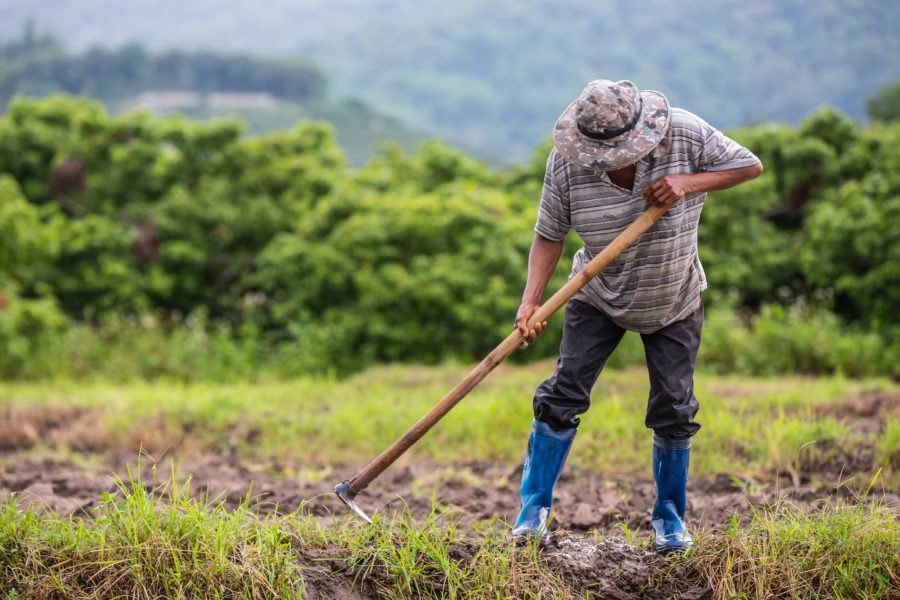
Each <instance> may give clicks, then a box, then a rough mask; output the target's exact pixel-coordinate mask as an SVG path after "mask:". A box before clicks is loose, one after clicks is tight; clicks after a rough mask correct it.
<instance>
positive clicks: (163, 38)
mask: <svg viewBox="0 0 900 600" xmlns="http://www.w3.org/2000/svg"><path fill="white" fill-rule="evenodd" d="M28 17H32V18H34V19H35V20H36V21H37V23H38V27H39V28H41V29H49V30H50V31H52V32H54V33H56V34H57V35H59V36H60V37H61V39H62V40H63V42H64V43H65V44H67V45H69V46H70V47H72V48H83V47H86V46H89V45H92V44H102V45H114V44H120V43H122V42H126V41H132V40H134V41H140V42H142V43H144V44H146V45H148V46H149V47H151V48H157V49H164V48H172V47H180V48H201V47H202V48H213V49H223V50H241V51H252V52H256V53H263V54H298V53H299V54H303V55H305V56H308V57H310V58H312V59H314V60H316V61H317V62H318V63H319V64H321V65H322V66H323V68H324V69H325V70H326V71H327V72H328V76H329V80H330V81H331V82H333V83H332V88H333V89H332V92H333V95H337V96H341V95H347V96H353V97H358V98H361V99H363V100H364V101H365V102H366V103H367V104H370V105H371V106H373V107H374V108H375V109H376V110H378V111H380V112H383V113H387V114H391V115H394V116H397V117H399V118H401V119H403V120H404V121H405V122H407V123H408V124H410V125H411V126H413V127H415V128H417V129H420V130H424V131H429V132H433V133H436V134H440V135H443V136H445V137H448V138H450V139H452V140H454V141H456V142H457V143H460V144H462V145H464V146H466V147H468V148H471V149H473V150H476V151H478V152H481V153H482V154H489V155H493V156H494V157H496V158H497V159H499V160H502V161H511V160H520V159H522V158H523V157H525V156H527V155H528V153H529V152H530V151H531V149H532V148H533V146H534V144H535V143H536V141H537V140H539V139H540V138H542V137H545V136H547V135H548V134H549V132H550V130H551V128H552V125H553V122H554V120H555V119H556V117H557V116H558V115H559V113H560V112H561V111H562V109H563V108H564V107H565V106H566V104H567V103H568V102H569V101H571V99H572V98H573V97H574V96H575V95H576V94H577V93H578V91H579V90H580V89H581V88H582V87H583V85H584V84H585V83H586V82H587V81H588V80H590V79H593V78H597V77H606V78H611V79H617V78H628V79H632V80H634V81H635V82H637V83H638V85H640V86H641V87H646V88H655V89H660V90H663V91H665V92H666V93H667V94H668V95H669V97H670V99H671V100H672V102H673V103H674V104H676V105H680V106H684V107H686V108H689V109H691V110H694V111H696V112H699V113H701V114H702V115H703V116H705V117H706V118H707V119H708V120H709V121H711V122H712V123H713V124H715V125H717V126H720V127H728V126H734V125H739V124H744V123H749V122H755V121H761V120H783V121H788V122H795V121H797V120H798V119H799V118H800V117H801V116H802V115H804V114H806V113H808V112H809V111H810V110H811V109H813V108H815V107H817V106H819V105H821V104H831V105H834V106H837V107H839V108H841V109H842V110H844V111H846V112H848V113H849V114H850V115H852V116H855V117H859V118H861V117H862V116H863V115H864V105H865V98H866V97H867V96H868V95H871V94H872V93H874V92H875V91H876V90H877V89H878V88H880V87H881V86H882V85H884V84H885V83H888V82H890V81H892V80H894V79H897V78H898V77H900V34H898V31H900V3H898V2H884V1H868V2H867V1H862V0H856V1H853V0H821V1H812V0H793V1H791V0H788V1H784V0H755V1H748V0H740V1H738V0H703V1H694V2H678V3H675V2H669V1H666V0H648V1H646V2H642V3H634V2H627V1H625V0H607V1H605V2H604V1H597V0H591V1H588V0H554V1H549V0H519V1H517V2H503V3H500V2H483V1H479V0H456V1H455V2H452V3H449V2H443V1H442V2H438V1H435V0H391V1H386V0H329V1H328V2H325V1H324V0H306V1H302V2H297V1H289V0H270V1H269V2H267V3H265V4H263V5H259V4H257V3H250V2H231V3H226V2H222V1H221V0H192V1H191V2H180V1H179V2H176V1H175V0H152V1H150V0H130V1H129V2H115V1H113V0H77V1H76V0H52V1H51V0H47V1H44V2H41V3H35V2H34V0H2V4H0V35H3V36H11V35H17V34H18V33H19V32H20V31H21V28H22V25H23V22H24V21H25V20H26V19H27V18H28Z"/></svg>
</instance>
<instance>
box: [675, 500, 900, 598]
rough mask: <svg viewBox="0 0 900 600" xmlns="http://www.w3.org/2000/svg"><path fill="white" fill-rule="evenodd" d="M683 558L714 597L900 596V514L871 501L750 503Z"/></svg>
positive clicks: (702, 538)
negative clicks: (808, 508)
mask: <svg viewBox="0 0 900 600" xmlns="http://www.w3.org/2000/svg"><path fill="white" fill-rule="evenodd" d="M698 542H699V543H698V547H697V548H696V549H695V550H694V551H693V552H691V553H689V554H688V555H687V556H686V557H685V561H686V563H687V564H688V566H689V567H690V569H691V570H692V571H693V572H694V573H695V574H696V575H697V576H699V577H700V579H701V580H702V581H703V582H705V583H706V585H708V586H709V587H710V588H712V589H713V591H714V598H716V599H723V600H724V599H726V598H792V599H797V600H800V599H807V598H808V599H810V600H813V599H818V598H833V599H843V598H846V599H850V598H854V599H856V598H868V599H879V598H885V599H888V598H900V519H898V517H897V513H896V511H893V510H891V509H890V508H888V507H886V506H885V505H884V504H883V503H881V502H879V501H876V500H868V501H867V502H865V501H864V502H861V503H853V504H829V505H827V506H825V507H823V508H822V509H821V510H820V511H819V512H817V513H815V514H807V513H804V512H802V511H801V510H800V509H798V508H796V507H793V506H792V505H789V504H780V505H776V506H772V507H754V508H753V509H752V515H751V518H750V520H749V523H744V522H742V521H741V520H740V519H737V518H735V519H733V520H732V522H731V525H730V526H729V527H728V528H727V529H726V530H724V531H722V530H715V531H713V532H706V533H703V532H701V533H700V534H699V535H698Z"/></svg>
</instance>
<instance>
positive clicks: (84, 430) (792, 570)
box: [0, 362, 900, 598]
mask: <svg viewBox="0 0 900 600" xmlns="http://www.w3.org/2000/svg"><path fill="white" fill-rule="evenodd" d="M550 368H552V364H551V363H549V362H543V363H536V364H535V365H532V366H527V367H526V366H518V367H502V368H501V369H500V371H498V372H497V373H495V374H494V375H492V377H491V378H490V379H489V380H488V381H487V382H486V384H485V386H484V387H482V388H480V389H478V390H476V391H475V392H473V394H472V396H471V398H469V399H467V400H466V401H465V402H464V403H463V404H461V405H460V406H459V407H458V409H457V410H456V411H455V412H454V413H452V414H451V415H449V416H448V418H447V419H446V420H445V421H444V422H442V423H441V424H440V425H439V426H438V428H437V429H436V430H435V431H434V432H432V433H431V434H429V436H427V437H426V438H425V439H424V440H423V441H422V443H421V444H419V445H417V446H416V447H415V448H414V449H413V450H412V451H411V453H410V455H408V456H407V457H405V458H404V459H403V461H401V463H400V464H398V465H396V466H395V467H393V468H392V470H391V471H389V472H388V473H387V474H386V476H385V478H384V481H381V482H376V483H375V484H373V488H372V490H370V491H369V493H367V494H365V495H364V496H363V497H362V502H363V503H364V505H365V507H366V508H367V509H370V510H375V511H377V515H378V516H377V518H376V522H375V524H374V525H372V526H366V525H363V524H361V523H360V522H357V521H354V520H353V519H352V518H351V517H349V516H346V515H345V513H344V511H343V510H342V509H341V507H340V505H339V504H338V503H337V502H336V501H335V500H334V498H333V497H332V496H330V495H328V494H327V492H328V491H329V490H330V488H331V485H333V483H335V482H336V481H338V480H340V479H343V478H345V477H349V476H350V475H352V474H353V473H354V472H355V470H356V469H357V468H358V467H359V466H361V465H362V464H364V462H365V461H366V460H367V459H368V458H371V456H373V455H374V454H375V453H376V452H378V451H380V450H381V449H382V448H383V447H384V446H385V445H386V444H387V443H389V442H390V441H392V440H393V438H394V437H396V436H397V435H398V434H399V433H401V432H402V430H403V429H405V427H406V426H407V425H408V424H410V423H411V422H412V421H413V420H415V419H416V418H418V416H420V415H421V414H422V413H423V412H424V411H425V410H426V409H427V408H428V407H429V406H430V404H431V403H433V402H434V400H435V399H436V398H437V397H438V396H439V395H440V394H442V392H443V391H445V389H446V388H447V387H448V386H449V384H450V383H452V382H453V381H454V380H455V379H456V378H458V377H459V376H460V375H461V374H462V373H463V372H464V367H462V366H456V367H454V366H443V367H440V368H434V367H403V366H396V367H389V368H378V369H372V370H368V371H365V372H363V373H361V374H359V375H356V376H354V377H351V378H349V379H346V380H335V379H331V378H318V379H316V378H303V379H298V380H291V381H284V382H275V383H267V384H259V383H255V384H251V383H244V384H230V385H225V384H215V383H194V384H183V383H175V382H169V383H167V382H155V383H132V384H127V385H111V384H108V383H102V382H98V383H84V382H81V383H68V384H66V383H21V384H12V383H8V384H4V385H3V386H2V387H0V396H2V398H3V399H4V403H3V409H2V410H3V412H2V420H0V426H2V427H3V431H2V434H3V435H2V439H3V440H4V448H5V452H6V454H5V456H4V458H3V461H2V462H0V483H2V487H3V488H8V489H12V490H16V489H18V490H19V491H18V492H15V491H14V492H13V494H12V496H9V495H7V499H6V500H5V501H4V502H5V503H4V504H3V506H2V508H0V582H2V583H0V593H5V594H7V596H6V597H7V598H19V597H24V598H43V597H53V596H60V597H88V598H110V597H116V596H126V597H139V598H150V597H157V596H165V597H174V598H209V597H242V598H243V597H246V598H268V597H284V598H289V597H313V598H317V597H334V596H333V595H334V594H340V593H344V594H346V593H350V590H353V592H352V593H354V594H356V595H357V597H374V596H379V597H410V598H412V597H417V598H418V597H435V598H437V597H457V598H466V597H469V598H482V597H498V598H500V597H535V598H537V597H541V598H565V597H573V596H580V595H584V594H587V595H591V594H597V595H600V596H602V595H603V594H611V593H613V592H616V593H618V594H620V595H619V597H629V598H631V597H634V598H637V597H672V595H675V594H679V593H683V594H688V597H691V596H690V594H695V595H701V592H702V590H704V589H711V590H713V595H714V597H715V598H731V597H734V595H735V594H740V593H744V594H748V595H751V596H754V597H780V596H787V597H793V598H818V597H822V596H824V595H830V596H832V597H835V598H895V597H897V593H898V592H900V580H898V568H900V564H898V558H897V557H898V555H900V554H898V551H900V546H898V540H900V520H898V516H897V507H898V506H900V495H898V493H897V490H898V477H897V475H898V472H900V471H898V469H900V436H898V434H897V432H898V431H900V388H897V386H896V385H894V384H891V383H889V382H887V381H884V380H865V381H859V380H848V379H844V378H795V377H790V378H766V379H751V378H746V377H734V376H729V377H723V376H713V375H708V376H703V377H701V378H700V379H699V381H698V383H699V388H698V394H699V396H700V398H701V402H702V410H701V414H700V420H701V422H702V423H703V425H704V429H703V430H702V431H701V433H700V434H698V436H697V437H696V438H695V442H696V443H695V446H694V448H695V452H694V457H693V460H692V471H691V472H692V483H691V484H690V486H691V489H692V490H693V492H692V494H693V496H692V498H693V500H692V507H693V508H692V513H691V515H692V517H693V520H692V522H691V524H692V526H693V527H694V528H695V531H696V532H697V538H698V543H699V547H698V549H697V551H696V552H695V553H692V554H689V555H686V556H684V557H679V558H670V559H668V560H661V559H657V558H656V557H655V556H653V555H652V554H651V553H649V552H648V550H647V549H648V546H649V544H650V537H649V531H650V530H649V522H648V521H647V515H646V514H643V511H641V510H640V508H641V505H640V502H641V499H642V497H643V495H644V494H645V493H646V491H645V488H646V486H647V481H648V479H649V473H646V471H647V469H648V468H649V463H648V454H649V433H648V431H647V430H645V429H644V428H643V426H642V423H641V418H640V415H641V414H642V411H643V404H644V402H645V401H646V386H647V383H646V374H645V373H644V372H643V371H642V370H640V369H629V370H618V371H617V370H611V371H608V372H606V373H604V375H603V376H602V380H601V383H600V385H598V388H597V390H596V391H595V394H594V405H593V407H592V410H591V412H589V413H588V415H587V418H586V419H585V422H584V424H583V426H582V428H581V431H580V432H579V438H578V440H577V441H576V446H575V450H574V451H573V455H572V458H571V460H570V465H569V467H567V469H568V471H567V472H568V473H570V475H568V476H567V477H564V479H563V481H562V482H561V483H560V492H561V493H563V494H571V497H570V496H564V499H563V501H562V502H561V503H560V504H561V506H560V507H559V508H558V513H557V516H556V523H557V526H563V527H564V528H565V530H568V531H574V532H576V533H566V531H565V530H560V531H559V532H558V533H557V534H556V537H555V538H554V541H553V542H551V543H550V544H549V545H547V546H544V547H542V548H540V549H539V548H536V547H524V548H522V547H516V546H514V545H511V544H509V543H508V542H507V541H506V540H505V535H506V532H507V531H508V529H507V527H508V526H507V525H506V522H507V519H511V518H512V517H513V516H514V511H515V509H516V506H515V502H516V496H515V485H516V484H517V477H516V474H515V471H516V468H517V467H516V465H518V464H520V461H521V454H522V452H523V443H524V440H525V437H526V434H527V430H528V426H529V422H530V418H531V415H530V393H531V391H533V388H534V386H535V385H536V384H537V383H538V382H539V381H540V379H541V378H542V377H544V376H545V375H546V373H547V372H548V370H549V369H550ZM17 436H18V437H17ZM613 440H614V442H613ZM129 464H130V465H131V466H130V467H126V465H129ZM225 465H233V466H232V467H231V471H229V470H228V469H227V468H226V466H225ZM36 469H37V470H38V472H40V471H44V472H46V473H47V475H46V476H45V477H42V476H41V475H39V474H38V475H36V471H35V470H36ZM234 469H237V470H236V471H234ZM110 472H115V473H118V474H119V477H121V479H119V480H117V481H114V480H112V479H110V478H109V477H108V476H104V477H99V476H95V477H93V478H92V476H91V475H90V474H92V473H110ZM222 473H225V474H226V476H228V475H229V474H230V476H231V477H232V478H233V479H232V481H231V482H230V483H224V484H223V483H221V481H222ZM610 482H615V487H613V488H611V487H610ZM223 486H224V487H223ZM597 488H599V490H598V489H597ZM609 495H612V496H613V497H615V498H616V500H614V501H613V504H611V505H609V506H605V507H604V506H603V505H604V503H607V504H608V503H609V502H610V501H609V500H608V499H606V498H607V496H609ZM485 496H486V497H487V498H488V500H486V501H485V500H483V498H484V497H485ZM401 497H402V499H403V501H402V502H399V501H398V498H401ZM479 498H482V500H479ZM576 498H577V500H576ZM591 498H594V500H593V501H592V500H591ZM67 500H68V501H69V503H67V502H66V501H67ZM73 500H77V502H73ZM585 500H586V501H587V502H589V503H591V502H596V503H597V505H598V508H597V510H598V511H600V512H603V511H606V512H605V513H603V514H602V515H600V516H598V517H597V519H596V521H595V522H594V524H592V525H589V524H587V523H588V522H587V521H585V520H584V516H583V515H580V514H579V513H578V511H577V510H576V511H574V512H573V510H572V509H573V506H572V505H576V506H577V503H578V502H583V501H585ZM485 502H486V504H485ZM748 502H750V504H748ZM48 507H52V508H53V509H54V510H48ZM742 507H743V508H742ZM598 514H599V512H598ZM69 515H71V516H69ZM86 517H87V518H86ZM623 570H624V571H623ZM623 573H624V574H623ZM654 594H656V595H654Z"/></svg>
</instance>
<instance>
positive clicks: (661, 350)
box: [534, 300, 703, 439]
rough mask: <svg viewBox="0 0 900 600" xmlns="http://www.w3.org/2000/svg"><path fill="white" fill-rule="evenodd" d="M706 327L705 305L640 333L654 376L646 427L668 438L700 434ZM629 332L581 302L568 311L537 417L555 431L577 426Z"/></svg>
mask: <svg viewBox="0 0 900 600" xmlns="http://www.w3.org/2000/svg"><path fill="white" fill-rule="evenodd" d="M702 328H703V304H702V302H701V304H700V307H699V308H698V309H697V310H695V311H694V312H693V313H692V314H690V315H688V316H687V317H686V318H684V319H682V320H680V321H677V322H675V323H672V324H671V325H668V326H667V327H664V328H662V329H660V330H659V331H657V332H655V333H651V334H641V340H642V341H643V342H644V354H645V356H646V357H647V369H648V371H649V374H650V399H649V400H648V402H647V414H646V417H645V419H644V424H645V425H646V426H647V427H649V428H650V429H652V430H653V431H654V433H655V434H656V435H657V436H658V437H660V438H664V439H689V438H690V437H691V436H693V435H694V434H695V433H697V431H698V430H699V429H700V423H697V422H696V421H694V416H695V415H696V414H697V410H698V409H699V408H700V406H699V404H698V403H697V397H696V396H695V395H694V366H695V365H696V363H697V349H698V348H699V347H700V331H701V329H702ZM623 335H625V330H624V329H622V328H621V327H619V326H618V325H616V324H615V323H613V322H612V321H610V320H609V318H607V317H606V315H604V314H603V313H602V312H601V311H600V310H598V309H596V308H594V307H593V306H591V305H590V304H587V303H585V302H580V301H578V300H570V301H569V304H568V306H567V307H566V321H565V325H564V326H563V336H562V342H561V343H560V346H559V360H557V362H556V371H555V372H554V373H553V375H551V376H550V378H549V379H547V380H546V381H544V383H542V384H541V385H540V386H538V389H537V391H536V392H535V395H534V418H535V419H537V420H539V421H544V422H545V423H547V424H548V425H550V427H552V428H553V429H555V430H559V429H568V428H571V427H578V424H579V423H580V422H581V419H579V418H578V416H579V415H581V414H582V413H584V412H585V411H586V410H587V409H588V407H589V406H590V404H591V388H593V387H594V383H596V381H597V377H598V376H599V375H600V371H601V370H602V369H603V365H605V364H606V360H607V359H608V358H609V356H610V355H611V354H612V352H613V350H615V348H616V346H617V345H618V344H619V341H620V340H621V339H622V336H623Z"/></svg>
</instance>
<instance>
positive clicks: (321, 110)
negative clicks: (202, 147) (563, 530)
mask: <svg viewBox="0 0 900 600" xmlns="http://www.w3.org/2000/svg"><path fill="white" fill-rule="evenodd" d="M326 84H327V81H326V77H325V75H324V74H323V73H322V71H321V69H319V68H318V67H317V66H316V65H315V64H313V63H312V62H311V61H309V60H304V59H300V58H276V59H272V58H259V57H253V56H249V55H247V54H240V53H234V52H231V53H220V52H211V51H181V50H169V51H165V52H161V53H148V52H147V51H145V50H144V48H143V47H142V46H140V45H137V44H133V43H132V44H128V45H125V46H122V47H119V48H116V49H103V48H92V49H90V50H87V51H84V52H81V53H77V54H73V53H70V52H68V51H67V50H66V49H64V48H63V47H62V46H61V45H60V44H59V43H58V41H57V40H56V38H55V37H54V36H52V35H47V34H37V33H36V32H35V31H34V29H33V28H32V27H27V28H26V30H25V32H24V33H23V35H21V37H18V38H16V39H13V40H6V41H4V40H2V39H0V108H2V107H3V106H5V105H6V103H7V102H8V101H9V100H10V99H11V98H12V97H13V96H15V95H27V96H37V97H40V96H46V95H50V94H55V93H67V94H72V95H81V96H90V97H93V98H96V99H98V100H102V101H103V102H104V103H105V104H106V105H107V107H109V109H110V110H111V111H113V112H116V113H121V112H130V111H133V110H141V109H143V110H149V111H151V112H154V113H156V114H166V113H173V112H177V113H182V114H185V115H188V116H191V117H193V118H197V119H208V118H212V117H219V116H227V115H236V116H239V117H241V118H242V119H243V120H244V121H245V122H246V123H247V125H248V128H247V129H248V130H247V133H250V134H257V133H264V132H267V131H272V130H278V129H288V128H290V127H292V126H293V125H294V124H295V123H296V122H297V121H298V120H301V119H311V120H322V121H328V122H329V123H331V124H332V125H333V126H334V127H335V130H336V134H337V138H338V141H339V142H340V143H341V145H342V146H343V147H344V148H345V154H346V156H347V158H348V159H349V160H350V162H351V163H352V164H356V165H359V164H362V163H364V162H365V161H366V160H367V159H368V158H369V157H370V156H371V152H372V148H373V146H375V145H376V144H377V143H379V142H381V141H385V140H393V141H397V142H399V143H400V144H401V145H403V146H405V147H406V148H410V149H411V148H412V147H414V146H415V144H416V142H417V141H418V140H419V139H420V136H418V135H416V134H414V133H412V132H411V131H410V130H409V129H408V128H406V127H405V126H404V125H403V124H402V123H400V122H399V121H398V120H397V119H395V118H391V117H386V116H384V115H381V114H378V113H377V112H375V111H373V110H372V109H371V108H370V107H369V106H367V105H366V104H365V103H363V102H360V101H358V100H343V101H332V100H329V99H328V98H327V94H326Z"/></svg>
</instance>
